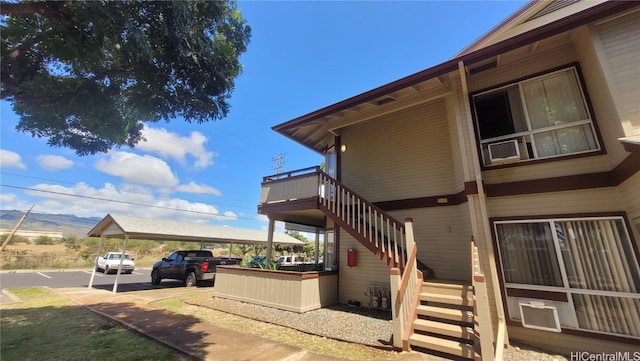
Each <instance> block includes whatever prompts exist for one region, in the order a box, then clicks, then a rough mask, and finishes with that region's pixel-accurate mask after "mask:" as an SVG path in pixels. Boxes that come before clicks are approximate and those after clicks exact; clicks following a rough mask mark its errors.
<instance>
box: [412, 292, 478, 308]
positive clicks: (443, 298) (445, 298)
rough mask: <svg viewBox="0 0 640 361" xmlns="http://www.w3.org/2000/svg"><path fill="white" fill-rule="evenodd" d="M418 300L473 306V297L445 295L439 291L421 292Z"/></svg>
mask: <svg viewBox="0 0 640 361" xmlns="http://www.w3.org/2000/svg"><path fill="white" fill-rule="evenodd" d="M420 301H426V302H437V303H445V304H449V305H456V306H469V307H473V298H468V297H464V296H461V295H447V294H441V293H431V292H421V293H420Z"/></svg>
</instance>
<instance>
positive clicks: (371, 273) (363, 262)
mask: <svg viewBox="0 0 640 361" xmlns="http://www.w3.org/2000/svg"><path fill="white" fill-rule="evenodd" d="M349 248H353V249H355V250H356V252H357V265H356V266H355V267H348V266H347V250H348V249H349ZM339 252H340V253H341V254H340V260H341V261H340V266H339V268H340V276H339V277H340V279H339V281H338V284H339V289H338V302H339V303H342V304H346V303H347V302H348V301H349V300H356V301H360V305H361V306H364V307H369V298H368V295H367V290H368V289H369V286H371V285H373V286H378V287H384V288H386V289H389V286H390V276H389V266H387V265H386V264H385V263H384V262H382V261H381V260H380V259H378V258H377V257H376V256H375V255H374V254H373V253H371V252H370V251H369V250H368V249H366V248H365V247H364V246H363V245H361V244H360V243H359V242H357V241H356V240H355V239H353V237H351V236H350V235H349V234H348V233H347V232H345V231H340V250H339Z"/></svg>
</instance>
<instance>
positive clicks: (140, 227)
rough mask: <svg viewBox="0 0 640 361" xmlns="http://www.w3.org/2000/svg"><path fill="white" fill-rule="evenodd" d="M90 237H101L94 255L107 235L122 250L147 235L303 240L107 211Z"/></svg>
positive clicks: (269, 242) (185, 238)
mask: <svg viewBox="0 0 640 361" xmlns="http://www.w3.org/2000/svg"><path fill="white" fill-rule="evenodd" d="M87 236H89V237H100V246H99V247H98V254H97V255H96V260H97V257H100V255H101V254H102V247H103V245H104V240H105V239H106V238H122V240H123V246H122V253H123V254H124V253H126V251H127V241H128V240H129V239H146V240H156V241H185V242H199V243H203V242H212V243H230V244H266V245H267V248H268V249H269V248H271V247H272V246H273V244H284V245H292V246H294V245H302V244H304V243H303V242H302V241H300V240H298V239H295V238H293V237H291V236H289V235H288V234H285V233H280V232H269V231H263V230H256V229H246V228H232V227H224V226H212V225H210V224H205V223H189V222H178V221H173V220H168V219H151V218H141V217H130V216H123V215H115V214H107V215H106V216H105V217H104V218H103V219H102V220H101V221H100V222H98V224H97V225H96V226H95V227H93V229H91V231H89V233H88V234H87ZM121 266H122V259H120V265H119V266H118V273H117V274H116V280H115V283H114V284H113V292H114V293H115V292H118V281H119V278H120V271H121ZM95 275H96V267H95V266H94V267H93V272H92V273H91V280H90V281H89V286H88V287H89V288H91V287H93V280H94V278H95Z"/></svg>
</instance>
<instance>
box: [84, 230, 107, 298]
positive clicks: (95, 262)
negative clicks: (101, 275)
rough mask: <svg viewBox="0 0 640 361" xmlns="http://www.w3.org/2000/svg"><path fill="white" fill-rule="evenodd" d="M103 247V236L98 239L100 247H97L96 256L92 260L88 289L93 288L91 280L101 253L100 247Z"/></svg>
mask: <svg viewBox="0 0 640 361" xmlns="http://www.w3.org/2000/svg"><path fill="white" fill-rule="evenodd" d="M103 245H104V236H102V237H100V245H99V246H98V255H97V256H96V258H94V260H93V272H91V279H90V280H89V286H87V287H88V288H91V287H93V279H94V278H95V277H96V269H97V268H98V257H100V253H102V246H103Z"/></svg>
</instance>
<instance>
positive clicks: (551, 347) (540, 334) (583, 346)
mask: <svg viewBox="0 0 640 361" xmlns="http://www.w3.org/2000/svg"><path fill="white" fill-rule="evenodd" d="M507 330H508V333H509V339H511V340H514V341H522V342H524V343H526V344H527V345H531V346H538V347H540V348H542V349H544V350H548V351H551V352H557V353H559V354H563V355H571V353H572V352H573V353H574V355H576V354H575V353H576V352H588V353H590V354H589V355H588V356H585V357H586V358H584V359H585V360H591V358H588V357H595V356H598V355H601V354H602V353H608V354H613V353H616V352H631V354H629V357H630V358H629V360H633V359H634V354H633V352H638V351H640V347H638V346H636V345H631V344H627V343H619V342H613V341H608V340H603V339H598V338H597V337H598V336H595V337H594V338H592V337H588V338H587V337H580V336H574V335H567V334H560V333H556V332H549V331H540V330H534V329H531V328H524V327H519V326H509V327H508V328H507ZM576 359H577V358H576ZM600 359H602V360H606V359H604V358H593V360H600ZM619 359H620V360H623V359H622V358H619Z"/></svg>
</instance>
